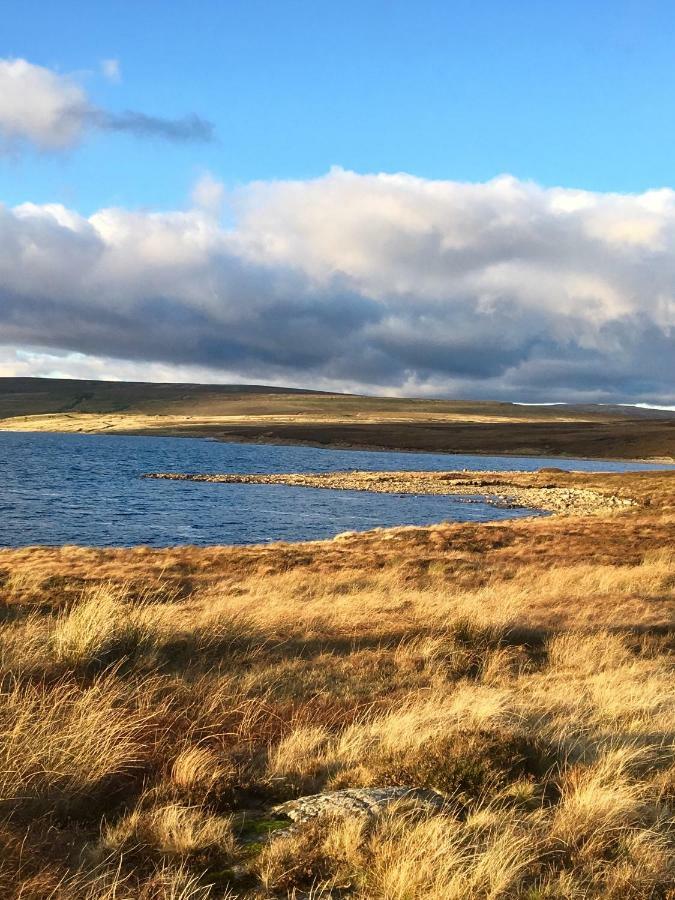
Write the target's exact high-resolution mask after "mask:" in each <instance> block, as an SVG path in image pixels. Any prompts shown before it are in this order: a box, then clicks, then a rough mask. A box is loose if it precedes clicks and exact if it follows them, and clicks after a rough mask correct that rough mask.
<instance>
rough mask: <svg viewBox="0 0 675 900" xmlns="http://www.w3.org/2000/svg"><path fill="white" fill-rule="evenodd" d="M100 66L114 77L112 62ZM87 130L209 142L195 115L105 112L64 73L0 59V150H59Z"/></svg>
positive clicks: (209, 129)
mask: <svg viewBox="0 0 675 900" xmlns="http://www.w3.org/2000/svg"><path fill="white" fill-rule="evenodd" d="M103 66H104V72H105V71H107V74H108V77H111V75H114V73H115V72H117V73H118V74H119V66H118V65H117V61H116V60H105V61H104V63H103ZM90 130H98V131H112V132H125V133H128V134H133V135H135V136H136V137H154V138H161V139H164V140H171V141H209V140H211V139H212V138H213V126H212V124H211V123H210V122H207V121H206V120H204V119H201V118H200V117H199V116H196V115H194V114H191V115H187V116H184V117H182V118H178V119H166V118H162V117H159V116H150V115H147V114H146V113H142V112H136V111H133V110H126V111H124V112H121V113H114V112H110V111H108V110H104V109H101V108H100V107H98V106H96V105H95V104H94V103H93V102H92V100H91V99H90V98H89V97H88V95H87V94H86V92H85V91H84V89H83V88H82V86H81V85H79V84H78V83H77V82H76V81H75V79H74V78H72V77H70V76H68V75H61V74H59V73H57V72H54V71H52V70H51V69H47V68H45V67H44V66H37V65H34V64H33V63H30V62H28V61H27V60H25V59H0V151H2V150H5V151H9V152H17V151H18V150H21V149H23V148H24V147H26V146H32V147H35V148H37V149H38V150H41V151H52V152H53V151H62V150H66V149H68V148H70V147H73V146H75V145H76V144H77V143H78V142H79V141H80V140H81V139H82V137H83V136H84V134H85V133H86V132H87V131H90Z"/></svg>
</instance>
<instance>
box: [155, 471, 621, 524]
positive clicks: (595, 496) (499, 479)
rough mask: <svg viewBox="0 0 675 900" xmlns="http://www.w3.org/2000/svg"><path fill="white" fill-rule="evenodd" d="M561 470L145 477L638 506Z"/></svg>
mask: <svg viewBox="0 0 675 900" xmlns="http://www.w3.org/2000/svg"><path fill="white" fill-rule="evenodd" d="M566 474H568V473H565V472H563V471H562V470H555V471H553V470H546V469H540V470H539V472H535V473H524V472H362V471H355V472H328V473H320V474H300V473H295V474H280V475H240V474H224V475H194V474H186V473H178V472H152V473H148V474H146V475H145V476H144V477H145V478H154V479H166V480H170V481H208V482H215V483H221V484H284V485H291V486H294V487H312V488H328V489H331V490H350V491H373V492H375V493H387V494H447V495H452V496H467V497H471V498H476V499H481V500H487V501H488V502H492V503H494V504H495V505H497V506H500V507H506V508H515V507H524V508H530V509H538V510H546V511H548V512H552V513H556V514H558V515H603V514H606V513H607V512H610V511H616V510H620V509H625V508H627V507H630V506H636V505H637V503H636V501H635V500H634V499H633V498H630V497H620V496H617V495H616V494H606V493H603V492H601V491H598V490H594V489H592V488H587V487H579V486H567V485H565V484H561V483H560V479H558V478H556V477H555V476H557V475H562V476H564V475H566ZM551 476H554V477H551Z"/></svg>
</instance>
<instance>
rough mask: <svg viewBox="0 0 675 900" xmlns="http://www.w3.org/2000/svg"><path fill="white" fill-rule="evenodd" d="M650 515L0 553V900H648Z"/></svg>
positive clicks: (660, 710)
mask: <svg viewBox="0 0 675 900" xmlns="http://www.w3.org/2000/svg"><path fill="white" fill-rule="evenodd" d="M669 516H670V513H668V512H666V513H664V514H661V513H659V512H658V507H657V506H656V505H652V507H650V513H649V515H648V516H645V517H644V518H642V519H640V518H639V517H638V518H635V519H634V520H633V519H626V521H627V522H629V525H630V523H631V522H633V523H634V524H633V525H630V527H628V526H623V527H625V528H626V529H627V531H626V535H625V538H623V537H621V535H620V533H619V532H618V531H614V530H613V529H614V528H615V526H614V524H613V523H614V522H615V518H614V517H612V518H611V519H610V518H608V519H606V520H597V519H596V520H594V521H593V522H590V521H589V522H586V521H584V522H580V523H577V524H574V523H572V524H570V522H569V521H568V522H567V523H566V524H565V525H562V524H560V523H558V524H556V523H555V522H554V521H551V520H548V521H538V522H529V523H524V522H520V523H510V524H506V525H504V524H500V525H498V526H497V525H496V526H483V527H482V528H478V527H476V526H472V525H467V526H461V527H455V526H447V527H440V526H439V527H437V528H432V529H407V530H403V531H401V532H397V531H395V532H383V533H381V534H380V535H379V536H378V537H373V536H372V535H364V536H362V537H350V538H348V539H345V540H341V541H337V542H334V543H333V544H326V545H321V544H317V545H311V546H310V545H305V546H304V547H303V546H297V547H295V548H294V547H290V546H285V545H282V546H279V547H277V548H265V549H261V548H243V549H240V550H237V551H234V550H233V551H217V550H209V549H206V550H204V551H197V550H194V549H190V548H187V549H185V550H180V549H173V550H170V551H166V552H163V551H158V552H157V553H153V552H151V551H147V550H145V549H138V550H130V551H114V552H113V551H100V552H98V551H91V550H86V549H82V548H79V549H78V548H71V549H69V548H66V549H64V550H60V551H58V552H57V551H50V552H49V553H51V554H52V555H49V553H48V552H47V551H43V550H30V551H29V550H23V551H16V552H15V553H13V554H4V555H3V560H2V566H1V567H0V568H2V570H3V572H4V573H5V574H4V575H3V577H2V579H0V581H1V583H0V599H1V600H2V603H3V604H4V605H3V616H2V620H1V621H0V896H1V897H3V898H5V897H6V898H7V900H19V898H21V900H38V898H39V900H43V898H54V900H98V898H105V900H136V898H138V900H167V898H172V900H179V898H180V900H207V898H208V900H224V898H227V900H234V898H242V900H263V898H264V900H273V898H296V900H300V898H303V900H304V898H310V897H313V898H335V900H337V898H340V900H344V898H354V900H452V898H458V900H459V898H462V900H463V898H474V897H475V898H479V900H480V898H504V900H508V898H515V897H523V898H526V900H563V898H565V900H568V898H569V900H572V898H574V900H576V898H582V897H583V898H586V897H588V898H610V900H612V898H616V900H619V898H621V900H632V898H634V900H641V898H655V900H657V898H660V900H666V898H669V896H670V895H669V893H668V892H669V891H671V892H672V884H673V883H674V880H675V868H674V866H673V860H674V859H675V852H674V851H675V828H674V826H673V815H674V811H675V765H674V764H673V750H674V743H673V742H674V737H673V736H674V735H675V687H674V686H675V678H674V677H673V674H674V673H673V649H674V648H675V633H674V631H673V627H672V611H673V610H674V609H675V560H674V557H673V553H672V549H671V548H670V547H668V546H667V541H666V542H665V543H664V540H665V539H664V535H666V532H668V533H669V529H670V528H671V525H672V522H671V518H669ZM664 523H666V526H667V528H666V531H663V532H662V531H659V529H661V528H662V526H663V525H664ZM631 528H632V529H634V530H633V531H631ZM650 536H651V537H650ZM654 536H656V537H658V540H656V538H655V537H654ZM640 541H641V542H642V544H644V549H643V551H641V552H637V551H636V547H638V546H640ZM650 542H651V543H650ZM535 545H536V546H537V548H538V550H537V553H538V554H539V555H537V553H533V550H532V548H533V546H535ZM566 556H568V557H569V559H566ZM31 560H32V561H33V563H34V564H31ZM116 571H117V577H114V576H115V572H116ZM122 575H124V577H122ZM386 786H409V787H424V788H427V789H432V790H435V791H438V792H439V793H440V794H441V795H442V796H443V797H444V798H445V801H446V802H445V805H444V807H443V810H442V811H437V812H431V811H430V810H428V809H427V810H425V811H420V810H419V809H415V808H412V807H411V806H410V804H406V803H405V802H404V801H400V802H399V803H397V804H396V805H394V806H390V807H388V808H387V809H386V811H384V812H383V813H382V814H381V815H380V816H379V817H378V818H376V819H372V820H368V819H364V818H354V817H342V818H340V817H335V816H333V817H318V818H316V819H314V820H312V821H311V822H309V823H306V824H304V825H298V826H295V827H294V828H293V829H291V830H290V831H288V832H284V830H283V826H284V822H283V821H279V820H278V818H276V817H275V814H274V813H273V812H272V811H271V807H272V806H273V805H275V804H276V803H278V802H280V801H283V800H287V799H289V798H293V797H298V796H302V795H304V794H308V793H315V792H320V791H323V790H334V789H342V788H348V787H366V788H367V787H386ZM280 826H281V827H280ZM272 832H273V833H274V834H275V836H274V837H273V838H271V839H268V834H269V833H272Z"/></svg>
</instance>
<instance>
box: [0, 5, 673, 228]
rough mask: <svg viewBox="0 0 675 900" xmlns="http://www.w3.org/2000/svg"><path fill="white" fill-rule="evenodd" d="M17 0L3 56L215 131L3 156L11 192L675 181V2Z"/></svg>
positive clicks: (172, 201) (78, 197)
mask: <svg viewBox="0 0 675 900" xmlns="http://www.w3.org/2000/svg"><path fill="white" fill-rule="evenodd" d="M2 18H3V23H2V35H1V36H0V56H4V57H24V58H26V59H28V60H30V61H31V62H32V63H35V64H39V65H42V66H46V67H48V68H51V69H55V70H58V71H60V72H62V73H81V76H80V77H81V81H82V82H83V83H84V84H85V86H86V88H87V91H88V93H89V94H90V96H91V97H92V98H94V99H95V100H96V102H98V103H100V104H101V105H105V106H106V107H109V108H112V109H118V110H122V109H125V108H127V107H131V108H134V109H137V108H139V109H143V110H144V111H147V112H149V113H153V114H156V115H166V116H172V115H180V114H183V113H188V112H196V113H198V114H200V115H202V116H204V117H206V118H208V119H210V120H212V121H213V122H214V123H215V126H216V133H217V141H216V142H214V143H213V144H211V145H202V146H194V145H181V146H166V145H164V144H161V145H158V144H157V143H153V142H145V143H141V142H138V141H135V140H133V139H132V138H129V137H124V136H120V135H116V136H111V135H99V136H98V137H97V138H95V139H92V140H89V141H87V142H86V143H84V144H83V145H82V146H80V147H79V148H78V149H75V150H73V151H71V152H70V153H68V154H66V155H61V156H58V157H56V158H48V157H47V158H46V157H44V156H41V155H39V154H32V155H24V156H22V157H21V158H20V159H18V160H15V161H14V162H12V163H11V164H5V165H3V166H2V167H0V196H2V198H3V199H4V200H5V201H6V202H8V203H17V202H21V201H24V200H28V199H30V200H32V201H34V202H47V201H54V200H57V201H60V202H64V203H66V204H69V205H75V206H77V207H78V209H80V210H82V211H91V210H93V209H95V208H97V207H100V206H105V205H111V204H115V205H125V206H131V207H154V208H167V207H176V206H179V205H180V204H181V203H184V202H185V197H186V195H187V193H188V191H189V187H190V185H191V183H192V182H193V181H194V179H195V177H196V176H197V175H198V173H199V172H200V171H203V170H205V169H208V170H211V171H213V172H214V173H215V174H216V175H217V176H218V177H219V178H221V179H223V180H224V181H225V183H226V184H228V185H229V184H237V183H241V182H247V181H250V180H252V179H270V178H289V177H291V178H308V177H314V176H317V175H321V174H323V173H325V172H326V171H327V170H328V169H329V167H330V166H331V165H340V166H343V167H345V168H349V169H353V170H355V171H359V172H380V171H384V172H397V171H405V172H411V173H413V174H416V175H420V176H423V177H427V178H442V179H455V180H471V181H475V180H478V181H482V180H485V179H489V178H491V177H493V176H495V175H498V174H500V173H503V172H508V173H510V174H513V175H515V176H517V177H519V178H521V179H534V180H535V181H537V182H539V183H540V184H543V185H563V186H568V187H582V188H588V189H592V190H600V191H622V192H626V191H641V190H643V189H645V188H648V187H653V186H663V185H672V184H673V182H674V181H675V157H674V156H673V153H672V146H673V139H674V138H675V134H674V131H675V126H674V125H673V97H675V57H674V55H673V51H672V35H673V33H675V4H673V3H671V2H649V0H647V2H641V3H637V2H632V0H631V2H627V0H623V2H621V0H614V2H603V0H594V2H593V3H590V4H589V3H588V2H576V0H568V2H566V3H562V4H558V3H546V2H541V0H540V2H527V0H517V2H512V3H505V2H485V0H483V2H480V0H478V2H476V0H473V2H429V0H427V2H424V0H422V2H416V3H412V2H381V0H378V2H374V0H361V2H352V0H346V2H340V3H336V2H330V3H328V2H323V0H314V2H308V0H306V2H294V0H283V2H282V0H277V2H272V0H269V2H260V0H246V2H240V0H228V2H209V0H197V2H195V0H193V2H177V0H163V2H157V0H143V2H129V0H119V2H115V3H112V2H107V3H105V2H96V3H92V2H77V0H61V2H58V3H44V0H39V2H36V0H22V2H16V0H4V2H3V10H2ZM104 58H115V59H118V60H119V63H120V67H121V74H122V79H121V82H120V83H119V84H109V83H108V82H107V81H106V80H105V79H104V78H102V77H101V75H100V73H99V71H98V69H99V62H100V60H101V59H104Z"/></svg>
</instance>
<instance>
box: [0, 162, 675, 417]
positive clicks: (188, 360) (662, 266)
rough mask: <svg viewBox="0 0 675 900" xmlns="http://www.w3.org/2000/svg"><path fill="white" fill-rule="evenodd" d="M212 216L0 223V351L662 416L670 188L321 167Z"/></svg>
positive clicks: (671, 329)
mask: <svg viewBox="0 0 675 900" xmlns="http://www.w3.org/2000/svg"><path fill="white" fill-rule="evenodd" d="M232 215H233V217H234V219H235V221H236V225H235V226H233V227H232V228H229V229H224V228H222V227H221V226H220V225H219V224H218V221H217V219H216V218H215V216H213V215H211V214H210V213H209V212H208V211H207V210H204V209H195V210H192V211H188V212H175V213H162V214H160V213H155V214H152V213H132V212H127V211H125V210H120V209H117V210H101V211H99V212H98V213H96V214H95V215H93V216H91V217H90V218H89V219H85V218H83V217H81V216H79V215H77V213H75V212H73V211H72V210H68V209H64V208H62V207H55V206H48V207H38V206H30V205H26V206H22V207H18V208H16V209H13V210H9V209H0V344H3V345H5V346H6V347H13V348H18V347H24V348H32V349H33V351H34V350H35V348H43V351H42V352H50V353H56V354H62V353H68V352H76V353H80V354H85V355H86V357H87V358H88V359H90V360H102V359H110V358H114V359H117V360H127V361H131V362H130V364H133V366H134V367H135V368H134V372H135V373H138V374H139V375H142V367H143V366H148V367H152V366H164V367H169V368H170V367H174V368H175V367H182V368H181V371H182V372H184V370H185V367H199V370H200V372H208V373H210V375H209V377H219V373H223V377H231V376H232V374H235V375H238V376H240V377H241V378H244V379H247V380H258V381H265V380H275V381H277V382H279V381H282V382H283V381H286V382H288V383H295V384H305V385H309V386H312V385H317V386H322V387H326V386H330V385H332V386H335V387H338V386H343V387H347V388H349V389H359V388H360V389H365V390H371V391H381V390H387V391H398V392H401V393H417V394H427V395H444V394H445V395H455V396H465V397H469V396H473V397H496V398H504V399H520V400H531V401H557V400H578V401H581V400H588V401H591V400H593V401H607V402H652V403H663V404H667V405H672V404H674V403H675V387H674V385H675V299H674V296H675V289H674V288H673V285H675V194H673V193H672V192H671V191H655V192H649V193H646V194H643V195H640V196H625V197H623V196H619V195H602V194H588V193H582V192H577V191H563V190H546V189H542V188H539V187H537V186H536V185H532V184H527V183H522V182H518V181H516V180H514V179H509V178H502V179H497V180H496V181H493V182H488V183H486V184H476V185H465V184H457V183H452V182H430V181H425V180H422V179H415V178H411V177H410V176H403V175H399V176H384V175H380V176H358V175H354V174H352V173H348V172H342V171H339V170H338V171H334V172H331V173H330V174H329V175H327V176H326V177H324V178H320V179H316V180H314V181H307V182H286V183H284V182H276V183H259V184H253V185H250V186H248V187H246V188H244V189H242V190H241V191H240V193H239V194H238V195H236V197H235V198H234V201H233V209H232ZM61 371H62V369H61ZM96 371H97V372H98V371H100V369H96ZM153 371H154V370H153ZM164 371H165V373H166V371H168V370H164ZM202 377H203V376H202ZM183 378H184V375H183Z"/></svg>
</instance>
